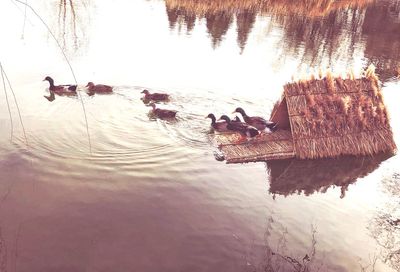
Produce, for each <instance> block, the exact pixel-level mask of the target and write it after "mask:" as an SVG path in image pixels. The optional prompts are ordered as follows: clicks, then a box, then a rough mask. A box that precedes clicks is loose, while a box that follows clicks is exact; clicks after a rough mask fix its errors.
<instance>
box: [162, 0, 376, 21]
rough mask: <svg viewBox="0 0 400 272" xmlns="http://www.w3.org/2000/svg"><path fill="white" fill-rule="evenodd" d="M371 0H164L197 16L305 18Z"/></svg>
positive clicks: (359, 4)
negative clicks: (245, 12)
mask: <svg viewBox="0 0 400 272" xmlns="http://www.w3.org/2000/svg"><path fill="white" fill-rule="evenodd" d="M370 2H372V0H342V1H336V0H299V1H292V0H262V1H259V0H241V1H237V0H200V1H198V0H166V4H167V7H168V8H170V9H182V8H184V9H186V10H187V11H190V12H192V13H194V14H197V15H205V14H207V13H218V12H229V13H231V14H232V13H236V12H240V11H243V10H252V11H255V12H257V13H259V14H265V13H267V14H270V13H274V14H282V15H288V14H292V15H293V14H297V15H302V16H307V17H317V16H325V15H327V14H328V13H330V12H332V11H333V10H338V9H347V8H350V7H359V6H364V5H366V4H368V3H370Z"/></svg>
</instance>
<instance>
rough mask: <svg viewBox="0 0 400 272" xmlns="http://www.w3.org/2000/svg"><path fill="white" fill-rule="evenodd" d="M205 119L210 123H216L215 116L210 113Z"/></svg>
mask: <svg viewBox="0 0 400 272" xmlns="http://www.w3.org/2000/svg"><path fill="white" fill-rule="evenodd" d="M206 118H210V119H211V121H212V122H213V123H215V121H216V118H215V115H214V114H212V113H210V114H209V115H207V116H206Z"/></svg>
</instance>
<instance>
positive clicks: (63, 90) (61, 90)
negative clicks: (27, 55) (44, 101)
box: [43, 76, 77, 97]
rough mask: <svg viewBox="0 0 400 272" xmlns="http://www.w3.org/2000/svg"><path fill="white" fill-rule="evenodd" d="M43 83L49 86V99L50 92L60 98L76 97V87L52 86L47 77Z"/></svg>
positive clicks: (51, 81) (49, 78)
mask: <svg viewBox="0 0 400 272" xmlns="http://www.w3.org/2000/svg"><path fill="white" fill-rule="evenodd" d="M43 81H48V82H49V84H50V87H49V91H50V97H51V92H53V94H57V95H62V96H73V95H76V89H77V85H54V80H53V79H52V78H51V77H49V76H47V77H45V79H43Z"/></svg>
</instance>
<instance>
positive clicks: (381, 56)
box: [166, 0, 400, 80]
mask: <svg viewBox="0 0 400 272" xmlns="http://www.w3.org/2000/svg"><path fill="white" fill-rule="evenodd" d="M166 7H167V14H168V19H169V22H170V28H171V29H175V28H179V29H182V28H186V31H187V33H190V32H191V31H192V30H193V28H194V26H195V23H196V19H197V20H198V21H199V22H201V21H202V20H205V22H206V27H207V31H208V33H209V34H210V38H211V43H212V46H213V47H214V48H215V47H217V46H219V45H220V44H221V41H222V40H223V39H224V36H225V34H226V33H227V31H228V30H229V29H230V28H232V27H233V24H234V23H236V32H237V44H238V46H239V48H240V49H241V51H243V50H244V48H245V46H246V43H247V40H248V38H249V35H250V34H251V31H252V29H253V27H254V25H255V23H256V21H257V16H258V15H260V16H261V17H262V18H265V19H263V20H261V21H262V23H263V24H265V23H269V24H271V25H273V26H277V27H279V28H281V29H282V30H283V33H282V37H281V39H282V41H281V43H280V44H281V45H282V46H283V47H284V48H283V49H284V51H285V52H284V53H285V54H283V55H286V56H287V55H292V56H298V57H299V58H300V59H301V60H302V62H303V63H304V64H307V65H311V66H320V65H326V66H335V64H336V63H338V62H344V63H345V64H347V65H351V64H353V61H354V59H356V57H355V56H356V55H359V54H363V55H365V57H366V58H367V59H368V62H373V63H374V64H375V65H376V66H377V68H378V69H377V72H378V74H380V76H381V79H382V80H386V79H388V78H391V77H393V76H394V75H395V71H396V70H397V67H398V66H399V64H400V42H399V41H400V37H399V35H400V32H399V31H398V29H399V26H400V25H399V24H400V20H399V15H400V1H398V0H384V1H376V2H373V1H370V0H360V1H321V0H313V1H311V0H304V1H302V2H301V3H300V4H299V3H298V2H291V1H283V0H279V1H278V0H270V1H265V2H263V4H260V3H259V1H252V0H248V1H213V2H208V1H193V0H166ZM276 30H277V29H276V27H266V31H265V32H266V35H267V36H270V35H274V34H276Z"/></svg>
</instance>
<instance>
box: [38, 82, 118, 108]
mask: <svg viewBox="0 0 400 272" xmlns="http://www.w3.org/2000/svg"><path fill="white" fill-rule="evenodd" d="M43 81H48V82H49V84H50V86H49V92H50V95H49V96H44V97H45V98H46V99H47V100H49V101H50V102H51V101H54V99H55V98H56V97H55V95H59V96H76V95H77V92H76V91H77V88H78V86H77V85H54V80H53V79H52V78H51V77H49V76H47V77H45V79H43ZM85 88H87V89H86V90H87V94H88V95H90V96H92V95H94V94H96V93H97V94H110V93H112V92H113V88H112V87H111V86H108V85H103V84H94V83H93V82H89V83H88V84H87V85H86V86H85Z"/></svg>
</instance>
